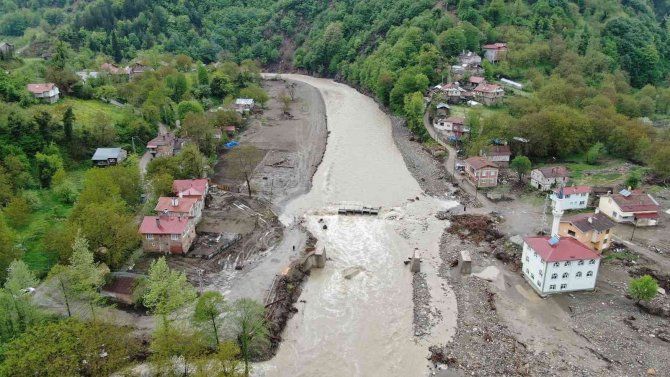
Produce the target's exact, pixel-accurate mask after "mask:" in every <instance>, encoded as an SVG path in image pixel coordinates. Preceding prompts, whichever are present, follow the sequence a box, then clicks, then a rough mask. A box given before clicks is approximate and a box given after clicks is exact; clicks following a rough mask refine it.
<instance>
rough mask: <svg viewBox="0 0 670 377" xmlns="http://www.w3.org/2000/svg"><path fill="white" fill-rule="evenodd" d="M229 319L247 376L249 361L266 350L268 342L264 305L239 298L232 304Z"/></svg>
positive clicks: (268, 334)
mask: <svg viewBox="0 0 670 377" xmlns="http://www.w3.org/2000/svg"><path fill="white" fill-rule="evenodd" d="M230 321H231V324H232V325H233V326H234V328H235V331H236V334H237V342H238V344H239V346H240V352H241V355H242V359H243V360H244V375H245V376H247V377H248V376H249V371H250V370H249V361H250V360H251V358H252V357H254V356H255V355H257V354H258V353H261V352H263V351H266V348H267V347H268V345H269V343H270V341H269V336H270V333H269V331H268V327H267V324H266V322H265V307H263V305H262V304H260V303H258V302H256V301H254V300H252V299H248V298H242V299H239V300H237V301H235V303H234V304H233V308H232V311H231V313H230Z"/></svg>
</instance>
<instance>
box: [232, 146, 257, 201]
mask: <svg viewBox="0 0 670 377" xmlns="http://www.w3.org/2000/svg"><path fill="white" fill-rule="evenodd" d="M260 158H261V152H260V151H259V150H258V148H256V147H255V146H253V145H251V144H245V145H242V146H239V147H236V148H235V149H233V150H231V151H230V152H229V153H228V154H227V156H226V160H227V161H228V162H230V172H231V175H232V176H233V177H235V178H236V179H243V180H244V182H246V184H247V192H248V194H249V197H250V198H251V191H252V190H251V177H252V176H253V173H254V169H255V168H256V165H257V164H258V161H259V160H260Z"/></svg>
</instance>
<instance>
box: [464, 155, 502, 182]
mask: <svg viewBox="0 0 670 377" xmlns="http://www.w3.org/2000/svg"><path fill="white" fill-rule="evenodd" d="M465 174H466V177H467V178H468V180H469V181H470V182H471V183H472V184H473V185H474V186H475V187H495V186H497V185H498V165H496V164H495V163H494V162H493V161H491V160H489V159H488V158H486V157H481V156H477V157H470V158H468V159H467V160H465Z"/></svg>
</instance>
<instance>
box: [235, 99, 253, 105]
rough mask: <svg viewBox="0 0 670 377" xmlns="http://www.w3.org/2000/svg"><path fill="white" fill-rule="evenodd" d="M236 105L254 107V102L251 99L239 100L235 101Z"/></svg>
mask: <svg viewBox="0 0 670 377" xmlns="http://www.w3.org/2000/svg"><path fill="white" fill-rule="evenodd" d="M235 104H236V105H253V104H254V100H253V99H251V98H238V99H236V100H235Z"/></svg>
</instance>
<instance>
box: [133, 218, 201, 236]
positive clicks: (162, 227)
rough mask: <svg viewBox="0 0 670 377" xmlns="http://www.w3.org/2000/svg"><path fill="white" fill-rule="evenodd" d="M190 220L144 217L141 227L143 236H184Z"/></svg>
mask: <svg viewBox="0 0 670 377" xmlns="http://www.w3.org/2000/svg"><path fill="white" fill-rule="evenodd" d="M189 221H190V219H189V218H188V217H186V216H184V217H182V216H179V217H174V216H144V219H143V220H142V224H141V225H140V233H141V234H182V233H184V231H185V230H186V228H187V227H188V223H189Z"/></svg>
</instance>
